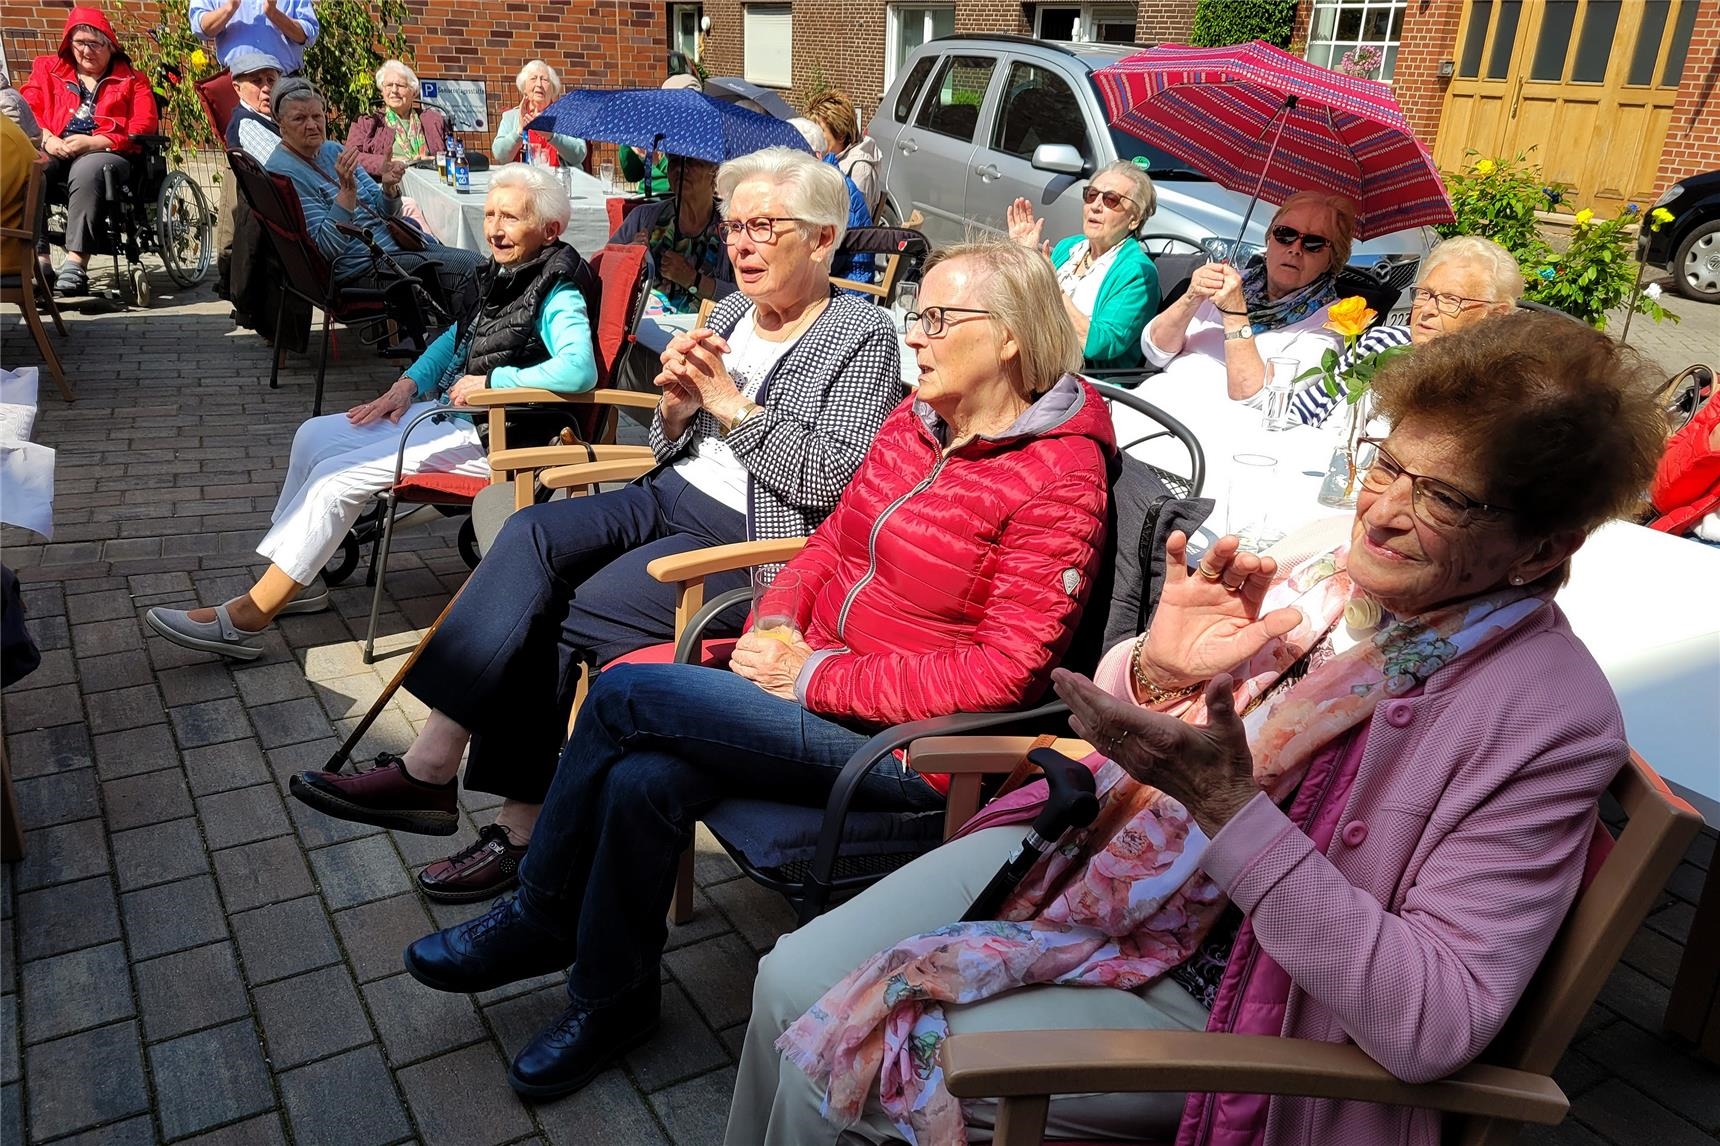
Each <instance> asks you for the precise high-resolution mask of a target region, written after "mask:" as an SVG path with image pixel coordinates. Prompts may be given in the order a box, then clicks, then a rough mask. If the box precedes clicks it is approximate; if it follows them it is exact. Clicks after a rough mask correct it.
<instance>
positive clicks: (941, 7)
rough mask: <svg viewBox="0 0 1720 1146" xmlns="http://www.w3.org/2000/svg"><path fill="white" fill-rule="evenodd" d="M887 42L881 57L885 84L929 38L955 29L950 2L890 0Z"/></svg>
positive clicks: (932, 38)
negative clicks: (892, 1) (899, 0)
mask: <svg viewBox="0 0 1720 1146" xmlns="http://www.w3.org/2000/svg"><path fill="white" fill-rule="evenodd" d="M889 14H890V19H889V35H888V39H889V43H888V44H887V45H886V48H885V51H886V55H885V57H884V84H885V86H886V87H888V86H889V84H890V82H891V81H892V80H894V79H895V78H896V70H897V69H898V68H900V67H901V66H902V65H903V64H904V63H906V62H907V59H908V57H909V56H911V55H913V54H914V49H915V48H918V47H919V46H920V45H921V44H924V43H925V42H926V41H928V40H935V39H937V38H938V37H939V36H951V35H954V34H955V30H956V9H955V5H953V4H892V5H890V7H889Z"/></svg>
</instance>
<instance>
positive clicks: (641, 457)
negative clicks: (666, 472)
mask: <svg viewBox="0 0 1720 1146" xmlns="http://www.w3.org/2000/svg"><path fill="white" fill-rule="evenodd" d="M588 451H589V452H588ZM618 461H646V462H650V463H651V464H653V465H655V464H656V456H655V455H654V454H652V452H651V447H650V446H586V445H572V446H521V447H520V448H519V449H513V450H497V451H496V452H495V453H493V454H491V455H490V468H491V469H492V470H495V471H496V472H498V473H512V472H513V471H515V470H536V469H543V468H544V467H546V466H557V467H561V468H564V469H565V468H567V467H569V466H574V465H585V464H587V463H591V462H618Z"/></svg>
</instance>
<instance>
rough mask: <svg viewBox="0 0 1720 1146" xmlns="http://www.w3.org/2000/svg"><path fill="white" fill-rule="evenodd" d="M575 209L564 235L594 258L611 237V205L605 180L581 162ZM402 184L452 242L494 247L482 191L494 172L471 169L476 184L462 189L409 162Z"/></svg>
mask: <svg viewBox="0 0 1720 1146" xmlns="http://www.w3.org/2000/svg"><path fill="white" fill-rule="evenodd" d="M572 175H573V195H572V198H573V215H572V217H571V218H569V219H568V223H567V234H566V236H565V237H566V239H567V241H568V242H569V243H572V244H573V247H574V249H575V250H577V251H578V252H579V253H580V254H582V255H584V256H586V257H587V258H590V257H591V256H592V255H594V254H596V253H597V252H598V251H600V250H602V249H603V245H604V244H605V243H607V242H608V241H609V209H608V207H607V206H605V203H604V201H605V199H607V198H609V196H608V195H606V194H605V193H604V191H603V184H601V183H600V182H598V180H597V179H596V178H595V177H593V176H590V175H587V174H586V173H585V172H584V171H581V170H580V169H579V168H577V167H576V168H573V169H572ZM400 186H401V190H402V191H403V192H404V193H405V194H407V195H410V196H412V198H413V200H415V201H416V202H417V204H418V209H419V210H420V211H422V212H423V213H424V219H425V221H426V222H427V223H429V224H430V231H431V233H432V234H434V235H435V236H436V237H437V238H438V239H440V240H442V242H444V243H446V244H447V245H448V246H450V247H459V248H461V249H462V250H467V251H474V252H476V253H478V254H480V255H486V256H487V255H488V254H489V253H490V245H489V243H487V242H486V241H485V239H484V196H485V195H486V194H487V193H488V192H489V190H490V172H489V171H474V172H472V189H471V190H470V191H468V192H466V193H465V194H463V195H462V194H461V193H460V192H458V191H456V190H455V189H454V188H452V187H450V186H448V185H447V184H445V183H443V182H442V180H441V179H440V178H439V177H438V176H437V174H436V172H435V170H434V169H430V170H425V169H424V168H420V167H408V168H407V169H406V178H405V180H404V181H403V182H402V183H401V185H400Z"/></svg>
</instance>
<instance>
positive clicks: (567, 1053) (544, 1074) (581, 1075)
mask: <svg viewBox="0 0 1720 1146" xmlns="http://www.w3.org/2000/svg"><path fill="white" fill-rule="evenodd" d="M661 998H662V987H661V985H660V984H659V983H658V982H657V981H656V980H655V979H653V980H652V981H651V982H649V983H646V984H645V985H644V986H642V987H640V988H639V989H638V990H637V991H636V992H634V994H633V995H632V996H631V997H629V998H624V999H622V1000H620V1001H619V1002H615V1003H611V1004H610V1005H608V1006H605V1007H587V1006H583V1005H581V1004H578V1003H575V1004H574V1005H573V1006H571V1007H569V1008H568V1009H567V1010H565V1011H563V1012H562V1013H561V1017H560V1018H558V1019H557V1020H556V1021H555V1022H553V1023H551V1024H550V1025H549V1026H548V1027H547V1028H545V1029H544V1030H542V1031H540V1032H538V1035H537V1037H536V1038H534V1039H532V1041H531V1042H529V1043H527V1044H526V1046H525V1049H524V1050H522V1051H520V1053H519V1056H518V1057H517V1058H515V1059H514V1065H513V1066H512V1067H511V1068H509V1070H508V1085H509V1086H511V1087H513V1088H514V1092H515V1093H516V1094H519V1095H521V1096H523V1097H525V1098H560V1097H561V1096H562V1095H564V1094H572V1093H573V1092H574V1091H576V1090H578V1089H580V1088H581V1087H583V1086H584V1085H585V1084H586V1083H588V1082H590V1081H591V1080H592V1079H594V1078H596V1077H597V1076H598V1074H600V1073H601V1072H602V1071H603V1070H604V1069H605V1068H607V1067H608V1066H609V1065H610V1064H611V1063H613V1062H614V1061H615V1060H616V1059H618V1058H620V1057H621V1056H622V1055H624V1054H626V1053H627V1052H628V1051H630V1050H632V1049H633V1048H634V1047H636V1046H639V1045H640V1044H642V1043H644V1042H646V1041H648V1040H649V1039H650V1038H651V1036H652V1034H654V1033H655V1032H656V1030H657V1021H658V1004H659V1003H660V1001H661Z"/></svg>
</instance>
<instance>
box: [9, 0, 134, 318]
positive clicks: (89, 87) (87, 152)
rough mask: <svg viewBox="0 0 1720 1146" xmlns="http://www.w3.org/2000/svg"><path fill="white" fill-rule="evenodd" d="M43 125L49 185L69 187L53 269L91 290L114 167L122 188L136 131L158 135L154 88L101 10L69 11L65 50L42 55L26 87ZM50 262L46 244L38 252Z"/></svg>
mask: <svg viewBox="0 0 1720 1146" xmlns="http://www.w3.org/2000/svg"><path fill="white" fill-rule="evenodd" d="M19 91H20V92H22V93H23V96H24V99H25V102H27V103H28V104H29V105H30V110H31V111H33V112H35V113H36V119H37V120H38V121H39V122H40V123H41V125H42V152H43V154H45V155H46V156H47V157H48V186H49V188H50V190H53V189H55V188H59V187H64V188H65V189H66V192H65V193H66V196H67V204H66V261H65V262H64V263H62V264H60V266H59V268H58V269H57V270H55V271H53V273H52V274H51V275H50V281H51V282H54V283H55V286H56V289H57V290H58V292H59V293H60V294H63V295H80V294H83V293H85V292H86V291H87V290H88V288H89V273H88V271H87V270H86V269H85V268H86V267H87V266H88V264H89V259H90V255H91V254H93V253H94V252H95V251H96V249H97V245H98V243H99V242H100V239H101V232H100V229H99V228H100V226H101V205H102V200H103V197H104V196H105V194H106V186H107V179H108V173H109V172H112V178H113V181H114V184H115V186H116V187H118V186H124V184H125V181H126V177H127V176H128V175H129V174H130V173H131V163H130V161H129V160H128V159H127V158H126V156H127V154H129V153H132V152H135V151H136V150H137V145H136V144H135V143H133V142H132V138H131V137H132V136H134V135H153V134H154V133H155V129H156V125H157V123H158V119H157V113H156V109H155V93H154V92H152V91H150V88H149V81H148V80H147V79H145V78H144V76H143V75H142V73H140V72H138V71H137V70H136V69H135V68H133V67H132V66H131V57H129V56H127V55H126V54H125V50H124V49H122V48H121V47H120V46H119V37H117V36H115V35H114V31H113V25H112V24H109V23H108V21H107V17H106V16H104V15H102V13H101V9H99V8H73V9H72V10H71V11H70V12H68V13H66V30H65V34H64V35H62V36H61V37H60V50H59V54H58V55H53V56H37V57H36V59H35V61H34V62H32V63H31V65H30V78H29V79H27V80H25V81H24V86H23V87H22V88H20V89H19ZM36 255H37V258H39V259H40V260H41V261H42V262H43V263H47V262H48V251H47V248H46V247H45V246H44V247H41V248H39V249H38V250H37V252H36Z"/></svg>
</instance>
